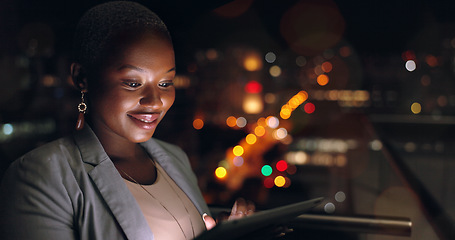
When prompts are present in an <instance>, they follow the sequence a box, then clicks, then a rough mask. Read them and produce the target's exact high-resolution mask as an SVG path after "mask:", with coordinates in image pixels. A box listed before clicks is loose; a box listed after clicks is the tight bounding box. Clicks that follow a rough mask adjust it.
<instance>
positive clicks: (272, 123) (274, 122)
mask: <svg viewBox="0 0 455 240" xmlns="http://www.w3.org/2000/svg"><path fill="white" fill-rule="evenodd" d="M266 120H267V126H268V127H269V128H277V127H278V126H279V125H280V120H278V118H277V117H275V116H268V117H267V119H266Z"/></svg>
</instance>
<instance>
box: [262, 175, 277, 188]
mask: <svg viewBox="0 0 455 240" xmlns="http://www.w3.org/2000/svg"><path fill="white" fill-rule="evenodd" d="M264 186H265V187H266V188H273V186H275V183H274V182H273V178H271V177H268V178H266V179H264Z"/></svg>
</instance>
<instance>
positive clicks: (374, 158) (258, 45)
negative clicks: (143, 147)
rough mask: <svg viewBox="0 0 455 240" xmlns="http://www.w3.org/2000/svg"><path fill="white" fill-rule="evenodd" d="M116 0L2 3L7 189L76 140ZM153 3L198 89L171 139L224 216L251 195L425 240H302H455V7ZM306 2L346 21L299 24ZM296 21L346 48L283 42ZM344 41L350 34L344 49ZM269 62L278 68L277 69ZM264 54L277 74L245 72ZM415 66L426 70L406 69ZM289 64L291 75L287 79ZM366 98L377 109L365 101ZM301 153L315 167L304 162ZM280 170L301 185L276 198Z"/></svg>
mask: <svg viewBox="0 0 455 240" xmlns="http://www.w3.org/2000/svg"><path fill="white" fill-rule="evenodd" d="M101 2H104V1H100V0H98V1H89V0H81V1H56V0H41V1H32V0H2V1H1V2H0V83H1V87H0V166H1V168H0V176H1V174H2V173H3V172H4V170H5V169H6V168H7V166H8V165H9V163H10V162H11V161H13V160H14V159H16V158H17V157H19V156H20V155H22V154H24V153H25V152H27V151H29V150H31V149H33V148H35V147H37V146H39V145H42V144H44V143H45V142H48V141H51V140H52V139H55V138H58V137H60V136H63V135H66V134H69V133H70V132H71V131H72V129H73V127H74V124H75V118H76V114H77V113H76V111H77V110H76V106H77V104H78V100H79V97H80V96H79V93H78V92H77V91H76V90H74V89H73V88H72V87H71V85H70V83H69V80H68V76H69V65H70V64H71V42H72V34H73V31H74V28H75V26H76V24H77V21H78V19H79V18H80V16H81V15H82V14H83V12H85V11H86V10H87V9H88V8H90V7H91V6H94V5H96V4H98V3H101ZM138 2H140V3H142V4H144V5H145V6H147V7H149V8H151V9H152V10H153V11H155V12H156V13H157V14H158V15H159V16H160V17H161V18H162V19H163V20H164V22H165V23H166V24H167V25H168V28H169V30H170V32H171V35H172V36H173V41H174V45H175V50H176V60H177V69H178V74H179V76H180V77H181V79H182V84H181V85H179V87H178V89H177V100H176V102H175V104H174V106H173V108H172V109H171V111H170V112H169V113H168V115H167V116H166V118H165V121H164V122H163V123H161V125H160V127H159V128H158V130H157V133H156V137H157V138H160V139H164V140H166V141H169V142H172V143H174V144H177V145H179V146H180V147H182V148H183V149H184V150H185V151H186V152H187V153H188V155H189V157H190V160H191V162H192V165H193V168H194V170H195V172H196V174H197V175H198V177H199V180H200V184H201V189H202V191H203V193H204V196H205V197H206V200H207V202H208V203H209V204H212V205H217V206H229V205H230V204H231V203H232V201H233V199H235V198H236V197H237V196H245V197H248V198H250V199H252V200H254V201H255V202H256V203H257V204H258V206H259V207H260V208H269V207H274V206H278V205H282V204H285V203H290V202H295V201H298V200H304V199H308V198H313V197H319V196H325V197H327V199H326V201H325V203H324V204H325V205H324V207H321V208H318V209H316V210H315V212H316V213H318V214H328V215H331V214H333V215H362V216H363V215H376V216H393V217H409V218H410V219H411V220H412V221H413V224H414V225H413V229H412V231H413V232H412V234H411V235H410V236H407V237H406V236H405V237H398V236H389V235H387V234H384V232H382V233H380V234H366V233H358V232H354V233H352V232H349V231H344V232H343V231H341V232H331V231H328V232H325V231H324V232H323V231H316V230H315V231H316V232H314V231H310V230H308V229H306V230H305V229H302V230H299V229H300V228H298V227H296V229H297V231H295V233H293V234H291V235H290V238H289V239H301V238H304V237H305V238H308V239H334V238H335V236H336V237H337V238H338V239H385V240H386V239H453V238H452V237H453V236H454V232H453V229H454V227H453V226H454V220H455V207H454V206H453V204H452V202H453V201H454V200H455V191H454V190H453V189H455V177H454V175H453V174H452V170H455V159H454V157H453V156H455V155H454V153H455V151H454V149H455V139H454V133H455V131H454V124H455V116H454V115H455V76H454V75H455V14H454V13H455V3H454V2H452V1H424V0H417V1H408V0H406V1H391V0H386V1H358V0H355V1H341V0H324V1H310V0H300V1H298V0H284V1H272V0H245V1H242V0H237V1H230V0H212V1H202V0H199V1H183V0H168V1H165V0H150V1H146V0H142V1H138ZM299 4H303V6H324V7H326V8H324V9H325V10H327V9H329V10H330V9H331V10H333V11H334V12H332V13H333V15H327V16H325V15H324V16H320V15H314V18H311V17H307V16H313V15H311V13H312V12H307V11H305V9H303V10H302V12H301V13H300V12H298V10H299V8H298V6H300V5H299ZM305 4H307V5H305ZM308 4H309V5H308ZM314 9H317V8H314ZM292 10H294V12H297V14H296V15H293V16H292V17H291V18H290V20H289V22H288V24H289V25H291V26H294V25H293V24H295V26H294V27H295V29H294V30H295V31H296V32H297V34H298V32H299V31H300V29H302V30H301V31H302V32H304V31H308V32H311V31H313V32H312V33H322V34H326V35H322V36H323V37H322V38H321V39H322V40H320V42H322V43H324V42H325V40H327V41H331V40H333V39H338V40H336V41H335V40H334V41H335V42H334V43H333V44H329V45H327V46H326V47H325V48H324V49H320V50H319V51H312V52H308V51H307V52H299V51H297V50H295V49H294V48H292V47H291V46H290V43H289V40H288V38H286V36H284V35H283V34H282V33H283V26H282V21H284V20H283V19H285V18H286V17H287V16H289V15H288V14H289V12H290V11H292ZM325 10H324V11H325ZM315 11H316V10H315ZM336 16H338V18H336ZM301 17H302V18H304V19H306V22H303V23H302V22H301V21H300V20H299V19H301ZM305 17H307V18H305ZM317 19H319V20H321V19H322V20H321V21H322V23H321V22H317ZM334 19H335V20H334ZM325 20H327V21H326V22H324V21H325ZM299 24H300V25H299ZM324 24H326V25H324ZM337 24H338V25H337ZM331 26H342V27H339V28H336V29H330V27H331ZM324 27H327V29H326V28H324ZM291 30H292V29H291ZM291 30H289V29H288V31H291ZM332 30H334V31H335V32H337V31H338V32H337V33H336V34H335V35H330V34H332V32H330V31H332ZM327 33H330V34H327ZM337 34H338V35H337ZM305 37H306V36H304V37H303V38H305ZM294 40H295V39H294ZM316 44H317V43H316ZM346 51H347V52H346ZM268 52H273V53H274V54H275V55H276V61H270V62H269V61H266V59H264V56H265V55H266V53H268ZM256 55H258V56H260V57H261V58H260V61H261V63H260V65H261V66H262V67H260V68H259V69H257V70H254V71H247V70H245V69H244V68H243V61H244V60H245V59H247V58H248V57H249V56H256ZM298 59H300V63H299V62H298V61H297V60H298ZM302 59H303V60H302ZM408 60H411V61H413V62H414V63H416V69H415V70H414V69H412V70H409V69H406V68H405V64H406V62H407V61H408ZM302 61H304V62H303V63H302ZM296 62H297V65H296ZM324 62H330V63H331V64H332V65H331V66H333V71H325V73H324V74H326V75H328V76H329V78H330V81H329V84H327V85H325V86H322V85H321V86H320V85H318V84H317V82H316V78H317V77H318V76H319V75H321V73H322V72H317V71H321V70H320V69H321V66H322V64H323V63H324ZM299 64H300V65H299ZM273 66H279V67H280V73H281V74H278V75H276V76H273V75H272V74H271V73H270V71H269V70H270V69H271V68H272V67H273ZM318 69H319V70H318ZM271 75H272V76H271ZM250 80H255V81H258V82H260V83H261V84H262V87H263V89H262V92H260V95H261V97H262V100H261V101H263V102H264V108H263V110H262V111H261V112H260V113H254V114H246V113H244V112H243V110H242V102H243V101H244V100H243V99H244V98H245V97H246V96H247V95H248V93H245V91H244V87H245V85H246V84H247V83H248V82H249V81H250ZM302 90H305V91H306V92H308V101H307V102H311V103H313V104H314V106H315V109H316V110H315V111H314V113H308V112H306V110H305V109H304V105H305V104H302V105H301V107H298V108H296V109H295V111H294V112H293V113H292V114H293V115H292V116H291V117H290V118H289V119H288V120H282V121H281V122H280V124H282V125H280V126H282V127H283V128H286V129H287V132H288V133H289V136H291V137H288V138H286V139H287V142H286V141H284V140H283V141H278V140H276V139H275V140H273V139H272V140H270V139H266V137H263V138H262V139H263V141H264V144H263V148H258V147H256V148H252V149H254V150H251V151H253V152H254V153H251V154H250V155H248V156H250V157H249V158H248V157H247V155H245V159H244V160H245V165H242V166H243V167H242V166H237V165H235V166H234V165H232V164H233V159H232V156H230V155H229V153H228V152H229V149H230V148H232V147H234V146H236V145H237V144H240V145H241V143H242V139H244V138H245V137H246V136H247V134H249V133H252V132H253V130H254V128H255V126H256V125H258V124H259V123H257V122H256V121H257V120H259V119H260V118H266V117H267V116H272V115H276V116H277V117H278V118H279V113H280V108H281V106H282V105H283V104H285V103H286V102H287V101H288V100H289V99H290V98H291V97H292V96H293V95H294V94H296V93H298V92H299V91H302ZM355 91H357V93H359V94H367V96H368V98H367V99H364V100H362V101H357V100H355V99H350V98H349V97H352V96H353V95H349V94H353V93H354V92H355ZM331 94H332V95H331ZM337 94H338V95H337ZM267 96H268V97H269V98H267ZM333 96H335V97H333ZM267 99H268V100H267ZM414 103H418V106H420V108H419V109H418V110H416V109H415V108H412V107H411V106H415V105H413V104H414ZM229 116H234V117H236V118H239V117H245V119H246V120H247V121H248V124H247V125H246V126H245V127H237V126H236V127H228V126H227V125H226V119H227V117H229ZM195 119H202V120H203V121H204V126H203V128H202V129H200V130H196V129H195V128H194V127H193V125H192V124H193V120H195ZM267 129H268V130H270V133H271V132H272V131H273V128H267ZM264 139H265V140H264ZM289 139H290V140H289ZM297 153H299V154H304V156H306V157H307V158H305V159H309V160H307V162H298V161H293V160H292V158H291V157H289V156H291V155H292V154H294V155H295V154H297ZM245 154H247V153H245ZM294 155H292V156H294ZM280 159H285V160H286V161H287V162H288V164H289V166H292V167H293V169H294V171H289V170H287V172H278V173H277V172H276V170H274V171H275V172H274V174H277V176H278V175H283V176H284V177H286V178H287V181H290V185H286V187H277V186H273V185H272V186H273V187H265V185H264V184H265V183H264V181H266V179H267V177H266V176H263V175H262V174H261V172H260V167H261V166H263V165H264V164H269V165H271V166H273V165H274V164H275V163H276V162H277V161H278V160H280ZM296 159H297V158H296ZM226 164H227V165H226ZM242 164H243V160H242ZM248 164H249V165H248ZM219 166H224V167H226V168H227V169H228V177H227V179H217V177H215V175H214V171H215V169H216V168H217V167H219ZM272 176H273V175H272ZM288 184H289V182H288ZM340 193H342V195H343V196H346V199H342V200H340V199H339V198H338V197H339V196H340V195H339V194H340ZM337 196H338V197H337ZM332 205H333V206H334V207H335V210H333V211H331V210H330V209H329V208H330V206H332Z"/></svg>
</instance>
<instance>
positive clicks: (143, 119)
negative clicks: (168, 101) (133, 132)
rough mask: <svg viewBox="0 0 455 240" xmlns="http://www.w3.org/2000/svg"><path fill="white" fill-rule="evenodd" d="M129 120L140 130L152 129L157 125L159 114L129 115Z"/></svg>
mask: <svg viewBox="0 0 455 240" xmlns="http://www.w3.org/2000/svg"><path fill="white" fill-rule="evenodd" d="M127 115H128V117H130V119H131V120H133V122H134V123H135V124H136V125H137V126H138V127H140V128H142V129H146V130H149V129H153V128H155V127H156V126H157V125H158V119H159V117H160V114H159V113H129V114H127Z"/></svg>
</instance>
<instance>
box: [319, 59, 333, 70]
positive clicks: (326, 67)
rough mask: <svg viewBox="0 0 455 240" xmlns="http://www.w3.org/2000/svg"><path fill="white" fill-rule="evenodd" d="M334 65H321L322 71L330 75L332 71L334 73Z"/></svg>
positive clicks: (328, 63)
mask: <svg viewBox="0 0 455 240" xmlns="http://www.w3.org/2000/svg"><path fill="white" fill-rule="evenodd" d="M332 67H333V66H332V63H331V62H324V63H323V64H322V65H321V69H322V71H324V72H326V73H328V72H330V71H332Z"/></svg>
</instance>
